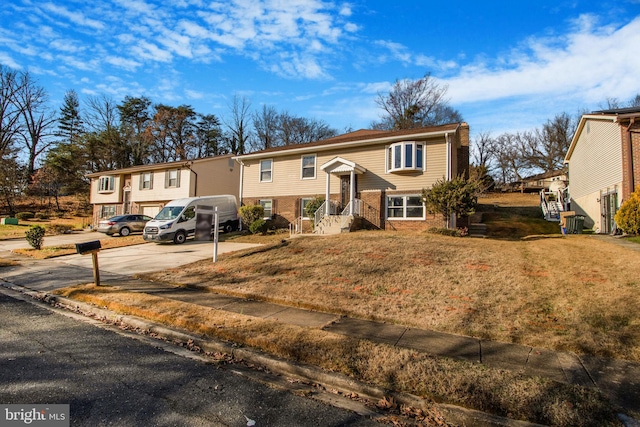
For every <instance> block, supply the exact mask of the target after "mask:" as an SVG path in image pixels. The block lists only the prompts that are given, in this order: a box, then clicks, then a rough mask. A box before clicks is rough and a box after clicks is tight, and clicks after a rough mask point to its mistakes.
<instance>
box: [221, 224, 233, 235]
mask: <svg viewBox="0 0 640 427" xmlns="http://www.w3.org/2000/svg"><path fill="white" fill-rule="evenodd" d="M222 229H223V230H224V232H225V233H231V232H232V231H233V224H231V223H230V222H227V223H226V224H225V225H224V227H222Z"/></svg>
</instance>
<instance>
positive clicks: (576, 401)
mask: <svg viewBox="0 0 640 427" xmlns="http://www.w3.org/2000/svg"><path fill="white" fill-rule="evenodd" d="M59 293H60V294H62V295H64V296H67V297H71V298H73V299H76V300H80V301H85V302H90V303H93V304H97V305H100V306H104V307H106V308H108V309H109V310H112V311H115V312H118V313H123V314H130V315H136V316H140V317H143V318H146V319H150V320H154V321H159V322H161V323H163V324H167V325H171V326H174V327H179V328H183V329H187V330H189V331H192V332H195V333H198V334H202V335H206V336H211V337H217V338H221V339H225V340H230V341H233V342H236V343H240V344H243V345H249V346H251V347H254V348H257V349H260V350H263V351H266V352H269V353H271V354H275V355H277V356H280V357H283V358H287V359H289V360H294V361H297V362H301V363H307V364H312V365H316V366H319V367H321V368H323V369H326V370H328V371H334V372H340V373H343V374H346V375H349V376H352V377H355V378H357V379H359V380H361V381H366V382H369V383H371V384H376V385H378V386H381V387H385V388H388V389H391V390H397V391H401V392H408V393H412V394H415V395H419V396H423V397H425V399H427V400H428V401H429V400H431V401H434V400H435V401H440V402H449V403H456V404H462V405H464V406H467V407H472V408H476V409H480V410H484V411H489V412H492V413H495V414H499V415H506V416H510V417H513V418H520V419H524V420H530V421H535V422H541V423H545V424H550V425H558V426H569V425H570V426H596V425H597V426H603V425H616V422H615V417H614V414H613V412H612V409H611V407H610V406H609V405H608V403H607V402H606V401H605V400H603V398H602V397H601V396H600V395H599V394H598V393H597V392H596V391H595V390H591V389H586V388H581V387H577V386H569V385H564V384H559V383H556V382H553V381H550V380H546V379H541V378H530V377H524V376H521V375H518V374H516V373H513V372H508V371H503V370H497V369H489V368H486V367H483V366H481V365H476V364H472V363H466V362H457V361H452V360H446V359H439V358H434V357H431V356H428V355H427V354H424V353H421V352H416V351H413V350H407V349H400V348H394V347H391V346H388V345H384V344H375V343H371V342H368V341H364V340H358V339H354V338H349V337H345V336H342V335H338V334H334V333H331V332H326V331H322V330H319V329H311V328H302V327H298V326H293V325H286V324H281V323H278V322H276V321H271V320H263V319H257V318H252V317H249V316H245V315H242V314H234V313H228V312H223V311H220V310H215V309H211V308H206V307H202V306H198V305H193V304H189V303H184V302H178V301H173V300H168V299H165V298H162V297H159V296H155V295H146V294H139V293H130V292H126V291H121V290H119V289H117V288H108V287H96V286H93V285H85V286H78V287H74V288H68V289H65V290H61V291H59Z"/></svg>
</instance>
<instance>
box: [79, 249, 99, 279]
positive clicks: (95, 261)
mask: <svg viewBox="0 0 640 427" xmlns="http://www.w3.org/2000/svg"><path fill="white" fill-rule="evenodd" d="M101 247H102V246H101V245H100V240H93V241H91V242H84V243H76V252H77V253H79V254H80V255H87V254H91V257H92V259H93V281H94V282H95V284H96V286H100V269H99V268H98V252H100V248H101Z"/></svg>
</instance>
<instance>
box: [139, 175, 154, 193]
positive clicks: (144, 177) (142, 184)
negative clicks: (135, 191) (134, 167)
mask: <svg viewBox="0 0 640 427" xmlns="http://www.w3.org/2000/svg"><path fill="white" fill-rule="evenodd" d="M147 177H148V178H149V179H147ZM146 183H149V186H148V187H147V186H146ZM152 189H153V172H141V173H140V190H152Z"/></svg>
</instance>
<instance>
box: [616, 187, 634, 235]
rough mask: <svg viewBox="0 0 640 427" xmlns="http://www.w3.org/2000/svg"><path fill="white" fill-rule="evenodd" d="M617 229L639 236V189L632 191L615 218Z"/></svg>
mask: <svg viewBox="0 0 640 427" xmlns="http://www.w3.org/2000/svg"><path fill="white" fill-rule="evenodd" d="M615 220H616V224H617V225H618V228H620V229H621V230H622V231H624V232H625V233H628V234H640V188H639V189H637V190H636V191H634V192H633V193H632V194H631V197H629V198H628V199H627V200H626V201H625V202H624V203H623V204H622V206H620V210H618V212H616V216H615Z"/></svg>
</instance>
